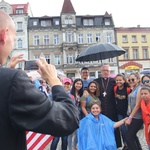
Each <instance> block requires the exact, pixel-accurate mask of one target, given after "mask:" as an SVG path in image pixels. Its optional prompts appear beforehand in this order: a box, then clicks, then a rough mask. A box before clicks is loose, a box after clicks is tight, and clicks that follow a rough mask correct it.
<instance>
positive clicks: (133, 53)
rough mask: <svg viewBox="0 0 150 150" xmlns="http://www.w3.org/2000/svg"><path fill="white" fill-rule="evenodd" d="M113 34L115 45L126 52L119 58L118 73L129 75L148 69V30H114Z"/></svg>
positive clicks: (141, 28)
mask: <svg viewBox="0 0 150 150" xmlns="http://www.w3.org/2000/svg"><path fill="white" fill-rule="evenodd" d="M115 34H116V44H117V45H118V46H120V47H122V48H123V49H125V50H126V53H125V54H124V55H121V56H120V57H119V69H120V72H124V73H126V74H130V73H131V72H133V71H139V72H140V71H142V70H148V69H150V28H149V27H140V26H137V27H132V28H123V27H121V28H115Z"/></svg>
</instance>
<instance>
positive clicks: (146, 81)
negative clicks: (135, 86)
mask: <svg viewBox="0 0 150 150" xmlns="http://www.w3.org/2000/svg"><path fill="white" fill-rule="evenodd" d="M142 83H143V84H145V83H150V80H143V81H142Z"/></svg>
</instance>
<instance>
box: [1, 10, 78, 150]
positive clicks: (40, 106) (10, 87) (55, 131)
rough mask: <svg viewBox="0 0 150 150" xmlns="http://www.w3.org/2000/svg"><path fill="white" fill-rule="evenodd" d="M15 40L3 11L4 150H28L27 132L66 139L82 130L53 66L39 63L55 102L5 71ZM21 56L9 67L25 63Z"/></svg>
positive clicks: (27, 81)
mask: <svg viewBox="0 0 150 150" xmlns="http://www.w3.org/2000/svg"><path fill="white" fill-rule="evenodd" d="M14 40H15V25H14V23H13V21H12V19H11V18H10V17H9V16H8V15H7V14H6V13H5V12H3V11H2V10H0V66H1V67H0V135H1V139H0V149H2V150H10V149H12V150H25V149H26V134H25V132H26V131H34V132H39V133H45V134H51V135H54V136H65V135H69V134H71V133H72V132H73V131H74V130H75V129H77V128H78V120H79V119H78V110H77V109H76V107H75V106H74V104H73V101H72V100H71V98H70V97H69V96H68V95H67V93H66V92H65V90H64V88H63V87H62V86H61V82H60V80H59V79H58V78H57V72H56V69H55V67H54V66H53V65H50V64H47V62H46V60H45V59H44V58H41V59H40V60H37V65H38V66H39V73H40V74H41V76H42V77H43V79H45V80H46V81H47V82H48V83H49V85H50V86H51V87H52V93H53V100H54V101H53V102H52V101H50V100H49V98H48V97H47V96H46V95H45V94H42V93H41V92H40V90H39V89H37V88H36V87H35V86H34V85H33V84H32V83H31V81H30V79H29V77H28V76H27V75H26V74H25V73H24V72H23V71H21V70H17V69H10V68H4V67H2V66H3V65H4V64H5V62H6V59H7V57H8V55H9V54H10V52H11V50H12V49H13V45H14ZM20 56H22V55H18V56H16V57H14V58H13V59H12V60H11V63H10V64H9V67H11V68H13V67H14V66H15V65H16V63H18V62H19V61H22V60H23V59H22V58H20Z"/></svg>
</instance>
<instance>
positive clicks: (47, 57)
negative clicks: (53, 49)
mask: <svg viewBox="0 0 150 150" xmlns="http://www.w3.org/2000/svg"><path fill="white" fill-rule="evenodd" d="M45 59H46V61H47V63H48V64H50V63H51V61H50V55H45Z"/></svg>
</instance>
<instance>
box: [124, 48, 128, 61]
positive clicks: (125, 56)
mask: <svg viewBox="0 0 150 150" xmlns="http://www.w3.org/2000/svg"><path fill="white" fill-rule="evenodd" d="M124 59H125V60H128V59H129V50H128V49H126V52H125V54H124Z"/></svg>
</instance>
